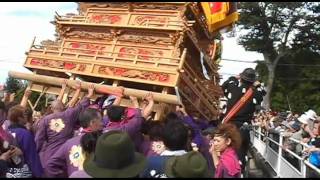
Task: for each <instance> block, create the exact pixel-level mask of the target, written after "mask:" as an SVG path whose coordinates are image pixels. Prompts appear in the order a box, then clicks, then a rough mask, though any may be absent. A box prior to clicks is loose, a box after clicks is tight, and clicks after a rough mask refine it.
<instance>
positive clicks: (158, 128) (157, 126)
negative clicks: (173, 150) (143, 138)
mask: <svg viewBox="0 0 320 180" xmlns="http://www.w3.org/2000/svg"><path fill="white" fill-rule="evenodd" d="M163 130H164V125H163V123H162V122H161V121H150V123H149V128H148V130H147V134H148V135H149V138H150V140H151V141H162V139H163Z"/></svg>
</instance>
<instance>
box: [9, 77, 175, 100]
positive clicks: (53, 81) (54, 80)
mask: <svg viewBox="0 0 320 180" xmlns="http://www.w3.org/2000/svg"><path fill="white" fill-rule="evenodd" d="M8 74H9V76H10V77H13V78H17V79H24V80H28V81H33V82H37V83H42V84H50V85H55V86H61V84H62V82H63V80H66V82H67V85H68V86H75V85H76V82H77V81H76V80H69V79H65V78H58V77H51V76H44V75H37V74H29V73H21V72H16V71H9V73H8ZM90 84H91V83H90V82H84V81H81V88H82V89H85V90H87V89H88V86H89V85H90ZM93 84H94V85H95V91H96V92H97V93H100V94H113V95H122V91H121V89H120V88H119V87H113V86H109V85H101V84H97V83H93ZM147 93H148V91H144V90H138V89H131V88H124V92H123V95H126V96H135V97H137V98H143V97H144V96H145V95H146V94H147ZM152 94H153V99H154V100H155V101H158V102H164V103H168V104H179V101H178V98H177V96H175V95H170V94H162V93H155V92H153V93H152Z"/></svg>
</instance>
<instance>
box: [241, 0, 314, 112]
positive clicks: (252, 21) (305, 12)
mask: <svg viewBox="0 0 320 180" xmlns="http://www.w3.org/2000/svg"><path fill="white" fill-rule="evenodd" d="M319 7H320V3H318V2H242V3H240V20H239V28H240V29H241V32H242V33H243V34H242V35H241V36H240V39H239V43H240V44H241V45H243V46H244V48H245V49H246V50H247V51H256V52H259V53H262V54H263V57H264V60H265V61H264V63H263V64H261V65H264V66H265V69H264V71H266V72H267V76H266V79H265V80H266V81H265V82H266V84H267V95H266V98H265V105H266V107H267V108H269V107H270V101H271V94H272V90H273V85H274V81H275V79H276V73H275V72H276V68H277V65H278V63H279V61H284V59H286V58H288V57H294V56H295V54H297V53H300V52H302V51H306V50H308V51H311V52H315V53H319V47H320V43H319V42H320V34H319V14H320V11H319V9H320V8H319ZM261 65H260V66H261Z"/></svg>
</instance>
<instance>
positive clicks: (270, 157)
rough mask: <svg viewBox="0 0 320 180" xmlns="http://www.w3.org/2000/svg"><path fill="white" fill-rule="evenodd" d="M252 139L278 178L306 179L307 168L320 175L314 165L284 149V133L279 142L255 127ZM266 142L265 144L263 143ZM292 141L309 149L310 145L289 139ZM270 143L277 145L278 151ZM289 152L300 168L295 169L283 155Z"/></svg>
mask: <svg viewBox="0 0 320 180" xmlns="http://www.w3.org/2000/svg"><path fill="white" fill-rule="evenodd" d="M250 139H251V143H252V144H253V147H255V148H256V149H257V151H258V152H259V153H260V154H261V155H262V157H263V158H264V159H265V160H266V162H268V163H269V164H270V166H271V167H272V169H273V170H274V172H275V173H276V176H277V177H279V178H306V177H308V176H307V168H309V169H311V170H313V171H315V172H316V173H318V174H319V175H320V169H319V168H317V167H316V166H314V165H312V164H311V163H310V162H309V161H308V160H306V159H305V158H303V157H301V156H299V155H297V154H296V153H295V152H292V151H291V150H289V149H287V148H284V146H283V140H284V136H283V133H282V132H281V133H279V142H276V141H275V140H273V139H271V138H270V137H267V136H266V135H265V134H263V133H261V128H260V127H253V128H252V131H251V132H250ZM263 139H264V140H266V141H265V142H264V141H263ZM289 140H290V141H293V142H294V143H297V144H301V145H302V146H303V147H304V148H307V147H309V145H307V144H305V143H301V142H300V141H298V140H296V139H293V138H289ZM270 142H272V143H273V144H274V145H276V147H277V149H278V151H275V150H274V149H272V148H271V147H270V145H269V144H270ZM284 152H287V153H289V154H290V155H292V156H293V157H294V158H296V159H297V160H298V161H299V168H298V169H297V168H296V167H294V166H293V165H292V164H291V163H290V162H288V161H287V160H286V159H285V158H284V157H283V153H284Z"/></svg>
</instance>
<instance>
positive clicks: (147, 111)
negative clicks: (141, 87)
mask: <svg viewBox="0 0 320 180" xmlns="http://www.w3.org/2000/svg"><path fill="white" fill-rule="evenodd" d="M144 99H145V100H146V101H147V102H148V104H147V106H145V107H144V108H143V109H142V117H144V118H145V119H148V117H149V116H150V115H151V113H152V109H153V106H154V100H153V95H152V93H151V92H150V93H148V94H147V95H146V96H145V98H144Z"/></svg>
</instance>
